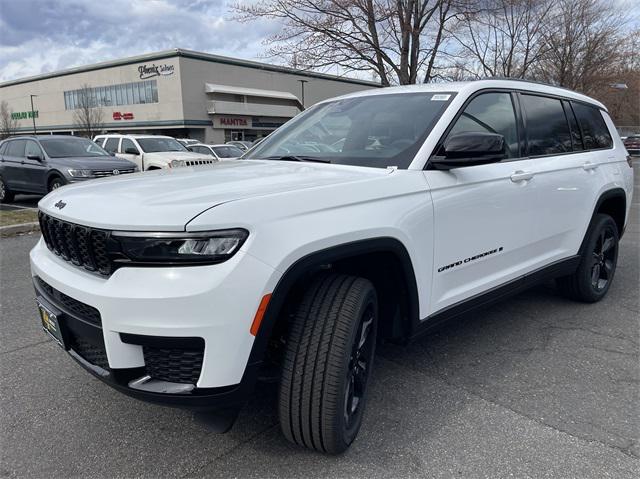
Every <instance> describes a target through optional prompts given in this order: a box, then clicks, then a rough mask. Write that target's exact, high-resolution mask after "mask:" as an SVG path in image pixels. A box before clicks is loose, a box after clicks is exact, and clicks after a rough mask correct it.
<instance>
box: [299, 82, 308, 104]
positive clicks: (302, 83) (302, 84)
mask: <svg viewBox="0 0 640 479" xmlns="http://www.w3.org/2000/svg"><path fill="white" fill-rule="evenodd" d="M298 81H299V82H300V86H301V87H302V109H303V110H304V109H305V105H304V84H305V83H309V80H298Z"/></svg>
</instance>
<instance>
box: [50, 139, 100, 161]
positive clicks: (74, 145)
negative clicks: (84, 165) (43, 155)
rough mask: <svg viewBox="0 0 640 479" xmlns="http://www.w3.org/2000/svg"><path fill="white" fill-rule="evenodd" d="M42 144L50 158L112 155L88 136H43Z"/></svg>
mask: <svg viewBox="0 0 640 479" xmlns="http://www.w3.org/2000/svg"><path fill="white" fill-rule="evenodd" d="M40 144H41V145H42V148H44V151H46V152H47V155H48V156H49V157H50V158H81V157H89V156H90V157H103V156H110V155H109V153H107V152H106V151H105V150H103V149H102V147H100V146H99V145H96V144H95V143H94V142H93V141H91V140H87V139H86V138H74V137H72V136H70V137H67V138H43V139H42V140H40Z"/></svg>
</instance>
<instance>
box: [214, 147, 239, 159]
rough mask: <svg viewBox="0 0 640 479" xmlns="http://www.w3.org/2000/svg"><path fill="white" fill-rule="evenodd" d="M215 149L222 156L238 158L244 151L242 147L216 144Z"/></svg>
mask: <svg viewBox="0 0 640 479" xmlns="http://www.w3.org/2000/svg"><path fill="white" fill-rule="evenodd" d="M213 151H214V152H215V154H216V155H218V156H219V157H220V158H238V157H240V156H242V154H243V153H244V152H243V151H242V150H241V149H240V148H237V147H235V146H231V145H227V146H214V147H213Z"/></svg>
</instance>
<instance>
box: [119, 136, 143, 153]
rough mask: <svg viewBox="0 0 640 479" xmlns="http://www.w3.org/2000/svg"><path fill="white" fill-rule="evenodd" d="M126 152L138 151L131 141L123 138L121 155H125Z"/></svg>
mask: <svg viewBox="0 0 640 479" xmlns="http://www.w3.org/2000/svg"><path fill="white" fill-rule="evenodd" d="M127 150H129V151H131V150H135V151H138V147H136V144H135V143H134V142H133V140H130V139H129V138H123V139H122V146H121V151H122V153H127ZM136 154H140V152H138V153H136Z"/></svg>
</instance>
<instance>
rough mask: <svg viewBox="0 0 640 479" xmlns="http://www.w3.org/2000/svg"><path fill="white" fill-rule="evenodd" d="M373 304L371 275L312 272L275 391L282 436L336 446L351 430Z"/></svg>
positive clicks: (368, 360) (365, 378)
mask: <svg viewBox="0 0 640 479" xmlns="http://www.w3.org/2000/svg"><path fill="white" fill-rule="evenodd" d="M377 310H378V304H377V298H376V291H375V288H374V287H373V285H372V284H371V282H370V281H368V280H366V279H363V278H358V277H355V276H348V275H343V274H323V275H320V276H318V277H317V278H316V279H315V280H314V281H313V282H312V284H311V285H310V286H309V288H308V289H307V291H306V292H305V294H304V296H303V298H302V301H301V302H300V304H299V305H298V307H297V310H296V311H295V314H294V319H293V323H292V324H291V328H290V331H289V334H288V339H287V346H286V351H285V358H284V363H283V370H282V377H281V380H280V391H279V414H280V425H281V426H282V431H283V433H284V435H285V436H286V438H287V439H288V440H289V441H291V442H293V443H295V444H298V445H300V446H304V447H307V448H309V449H314V450H316V451H319V452H326V453H331V454H339V453H341V452H343V451H345V450H346V449H347V448H348V447H349V446H350V445H351V443H352V442H353V440H354V439H355V438H356V435H357V434H358V430H359V429H360V425H361V424H362V417H363V413H364V409H365V405H366V398H367V386H368V383H369V379H370V377H371V369H372V365H373V364H372V363H373V357H374V352H375V345H376V328H377V320H378V318H377V315H378V311H377Z"/></svg>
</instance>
